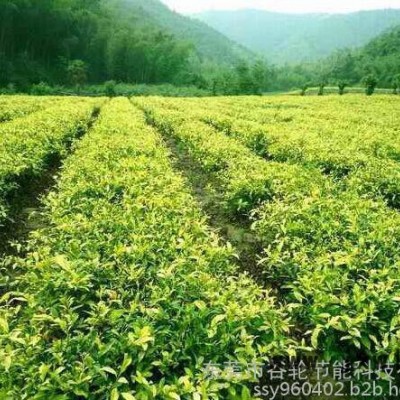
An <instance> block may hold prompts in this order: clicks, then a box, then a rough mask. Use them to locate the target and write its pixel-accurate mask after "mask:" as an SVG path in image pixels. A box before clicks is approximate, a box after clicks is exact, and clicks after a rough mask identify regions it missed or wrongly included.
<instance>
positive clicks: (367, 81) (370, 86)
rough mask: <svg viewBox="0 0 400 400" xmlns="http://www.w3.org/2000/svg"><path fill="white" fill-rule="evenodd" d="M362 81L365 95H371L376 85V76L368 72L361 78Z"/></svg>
mask: <svg viewBox="0 0 400 400" xmlns="http://www.w3.org/2000/svg"><path fill="white" fill-rule="evenodd" d="M362 82H363V84H364V86H365V93H366V95H367V96H371V95H373V94H374V92H375V89H376V87H377V85H378V79H377V78H376V76H375V75H373V74H369V75H367V76H365V77H364V78H363V80H362Z"/></svg>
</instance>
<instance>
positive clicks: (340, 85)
mask: <svg viewBox="0 0 400 400" xmlns="http://www.w3.org/2000/svg"><path fill="white" fill-rule="evenodd" d="M347 86H348V84H347V82H345V81H339V83H338V88H339V94H340V95H341V96H343V95H344V90H345V89H346V87H347Z"/></svg>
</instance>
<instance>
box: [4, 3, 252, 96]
mask: <svg viewBox="0 0 400 400" xmlns="http://www.w3.org/2000/svg"><path fill="white" fill-rule="evenodd" d="M248 54H250V52H248V51H246V50H244V49H242V48H240V47H239V46H237V45H235V44H234V43H232V42H231V41H229V40H228V39H226V38H225V37H224V36H223V35H222V34H220V33H217V32H215V31H214V30H213V29H211V28H209V27H208V26H206V25H205V24H203V23H201V22H198V21H192V20H190V19H189V18H186V17H183V16H180V15H179V14H176V13H173V12H172V11H170V10H169V9H168V8H167V7H165V6H164V5H163V4H161V3H160V2H159V1H158V0H107V1H106V0H41V1H36V0H11V1H8V0H6V1H1V3H0V85H5V84H8V83H10V82H12V83H13V84H15V85H17V86H18V87H22V88H24V87H28V86H29V85H30V84H32V83H38V82H40V81H46V82H48V83H67V82H68V80H69V76H68V75H70V74H71V73H72V74H74V73H76V70H77V68H74V67H75V66H76V64H73V62H74V60H80V61H82V62H83V63H80V64H78V67H80V69H79V68H78V73H79V75H80V77H81V78H82V80H86V77H82V75H87V80H88V81H91V82H104V81H106V80H109V79H115V80H117V81H122V82H127V83H164V82H169V83H175V84H181V83H192V81H195V80H196V79H197V78H194V77H193V74H194V71H196V70H201V64H203V63H215V64H221V63H225V64H232V63H235V62H237V61H238V60H239V58H240V57H246V56H247V55H248ZM71 63H72V64H71ZM82 66H83V68H82ZM71 71H72V72H71ZM84 78H85V79H84Z"/></svg>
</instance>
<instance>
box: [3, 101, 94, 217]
mask: <svg viewBox="0 0 400 400" xmlns="http://www.w3.org/2000/svg"><path fill="white" fill-rule="evenodd" d="M52 103H53V104H54V100H53V99H51V100H48V101H47V105H48V107H49V106H50V104H52ZM45 104H46V103H43V106H44V105H45ZM30 106H31V107H32V104H31V105H30ZM94 106H95V102H93V101H91V100H88V99H82V100H79V101H78V102H77V101H76V99H72V100H66V99H65V100H61V101H60V103H59V104H57V102H56V105H54V106H53V107H49V108H46V109H45V110H43V111H39V112H33V113H32V114H30V115H27V116H25V117H22V118H17V119H15V120H13V121H10V122H7V123H3V124H2V125H1V127H0V160H1V163H0V223H2V222H4V218H5V216H6V213H5V211H4V210H5V208H6V199H7V195H8V194H9V193H10V192H11V191H13V190H15V188H16V187H18V183H19V178H20V177H23V176H25V177H29V176H35V175H38V174H40V173H41V172H42V171H43V170H44V168H45V166H46V161H47V159H48V158H49V156H51V155H54V154H62V153H63V152H64V151H65V147H66V145H67V143H69V142H71V141H72V140H73V138H74V137H75V136H76V135H78V134H79V132H80V131H81V130H84V129H85V128H86V127H87V125H88V123H89V121H90V117H91V115H92V112H93V109H94ZM36 107H37V109H40V107H38V106H34V108H32V109H31V110H30V111H34V110H35V109H36Z"/></svg>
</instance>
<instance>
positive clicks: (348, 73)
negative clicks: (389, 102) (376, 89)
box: [324, 26, 400, 87]
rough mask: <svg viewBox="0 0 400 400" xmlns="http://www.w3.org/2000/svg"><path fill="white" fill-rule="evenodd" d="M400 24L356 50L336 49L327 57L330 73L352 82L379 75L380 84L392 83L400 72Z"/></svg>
mask: <svg viewBox="0 0 400 400" xmlns="http://www.w3.org/2000/svg"><path fill="white" fill-rule="evenodd" d="M399 49H400V26H398V27H395V28H392V29H390V30H388V31H386V32H384V33H383V34H381V35H379V36H378V37H376V38H374V39H373V40H371V41H370V42H369V43H368V44H366V45H365V46H363V47H361V48H359V49H357V50H354V51H348V50H343V51H339V52H336V53H335V54H333V55H332V56H330V57H329V58H328V59H326V60H325V61H324V65H325V68H324V70H325V71H327V72H326V74H327V75H330V76H332V77H333V78H334V79H341V80H347V81H348V82H350V83H353V82H358V81H360V80H361V79H362V78H363V77H364V76H366V75H368V74H372V75H374V76H376V78H377V80H378V82H379V85H380V86H384V87H391V86H392V84H393V80H394V79H396V78H397V79H399V78H398V76H399V74H400V52H399Z"/></svg>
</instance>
